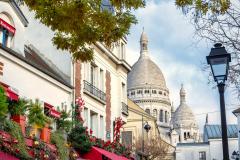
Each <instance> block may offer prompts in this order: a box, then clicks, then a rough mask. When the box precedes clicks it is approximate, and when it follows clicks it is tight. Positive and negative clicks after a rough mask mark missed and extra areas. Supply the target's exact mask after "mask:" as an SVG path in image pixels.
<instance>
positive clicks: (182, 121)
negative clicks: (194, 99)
mask: <svg viewBox="0 0 240 160" xmlns="http://www.w3.org/2000/svg"><path fill="white" fill-rule="evenodd" d="M173 123H174V127H180V126H185V127H190V126H193V127H197V124H196V120H195V116H194V114H193V112H192V110H191V108H190V107H189V106H188V105H187V103H186V91H185V89H184V87H183V85H182V87H181V90H180V105H179V107H178V108H177V109H176V111H175V113H174V121H173Z"/></svg>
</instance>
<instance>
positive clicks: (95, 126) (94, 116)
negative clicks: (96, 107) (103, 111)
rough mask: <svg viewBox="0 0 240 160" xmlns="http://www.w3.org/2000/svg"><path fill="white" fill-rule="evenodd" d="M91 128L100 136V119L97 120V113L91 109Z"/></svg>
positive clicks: (94, 133) (95, 134)
mask: <svg viewBox="0 0 240 160" xmlns="http://www.w3.org/2000/svg"><path fill="white" fill-rule="evenodd" d="M90 128H91V129H92V131H93V135H94V136H98V133H97V132H98V120H97V113H95V112H93V111H91V112H90Z"/></svg>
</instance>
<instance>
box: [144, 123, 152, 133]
mask: <svg viewBox="0 0 240 160" xmlns="http://www.w3.org/2000/svg"><path fill="white" fill-rule="evenodd" d="M144 129H145V130H146V132H147V133H148V132H149V130H150V129H151V126H150V125H149V124H148V122H147V124H145V126H144Z"/></svg>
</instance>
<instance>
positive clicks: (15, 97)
mask: <svg viewBox="0 0 240 160" xmlns="http://www.w3.org/2000/svg"><path fill="white" fill-rule="evenodd" d="M0 85H1V86H2V87H3V89H4V90H5V94H6V96H7V97H8V99H10V100H14V101H18V98H19V97H18V94H17V93H16V92H15V91H13V90H12V89H11V87H10V86H9V85H7V84H5V83H2V82H0Z"/></svg>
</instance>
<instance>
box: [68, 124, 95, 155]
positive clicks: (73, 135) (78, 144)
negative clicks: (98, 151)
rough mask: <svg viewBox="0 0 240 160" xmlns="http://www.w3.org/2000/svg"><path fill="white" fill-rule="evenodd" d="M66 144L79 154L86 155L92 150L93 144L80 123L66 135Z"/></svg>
mask: <svg viewBox="0 0 240 160" xmlns="http://www.w3.org/2000/svg"><path fill="white" fill-rule="evenodd" d="M68 142H70V145H71V147H73V148H74V149H76V150H77V151H79V152H80V153H87V152H89V151H90V149H91V148H92V145H93V143H92V142H91V140H90V136H89V134H88V131H87V128H86V127H83V124H82V123H77V124H76V125H75V127H74V128H73V129H72V130H71V132H70V133H69V134H68Z"/></svg>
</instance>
